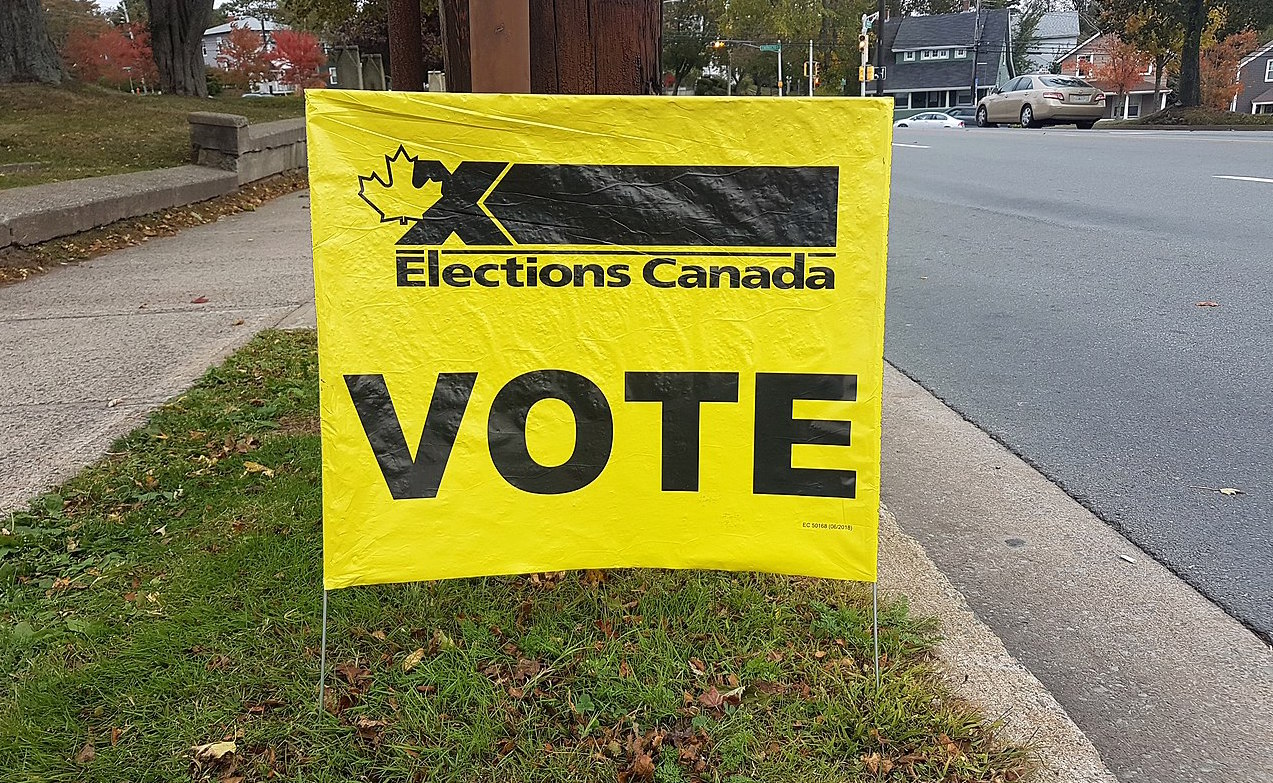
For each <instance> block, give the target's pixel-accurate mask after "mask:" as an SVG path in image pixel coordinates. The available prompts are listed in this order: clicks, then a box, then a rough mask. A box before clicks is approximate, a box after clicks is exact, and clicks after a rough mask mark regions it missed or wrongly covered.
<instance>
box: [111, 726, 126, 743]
mask: <svg viewBox="0 0 1273 783" xmlns="http://www.w3.org/2000/svg"><path fill="white" fill-rule="evenodd" d="M125 731H128V729H127V728H124V729H121V728H119V727H118V726H112V727H111V747H112V748H113V747H115V746H116V745H118V744H119V738H120V737H122V736H124V732H125Z"/></svg>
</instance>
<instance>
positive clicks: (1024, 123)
mask: <svg viewBox="0 0 1273 783" xmlns="http://www.w3.org/2000/svg"><path fill="white" fill-rule="evenodd" d="M1021 127H1023V128H1037V127H1038V126H1037V125H1036V124H1035V122H1034V109H1031V108H1030V107H1029V106H1024V107H1022V108H1021Z"/></svg>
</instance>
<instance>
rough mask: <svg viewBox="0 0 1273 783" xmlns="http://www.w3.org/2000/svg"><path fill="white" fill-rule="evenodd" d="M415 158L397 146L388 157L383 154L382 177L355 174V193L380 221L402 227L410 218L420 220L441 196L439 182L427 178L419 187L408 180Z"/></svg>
mask: <svg viewBox="0 0 1273 783" xmlns="http://www.w3.org/2000/svg"><path fill="white" fill-rule="evenodd" d="M417 160H419V158H417V157H414V156H412V155H408V154H407V150H406V148H405V147H402V146H399V147H398V151H397V152H395V153H394V154H393V155H392V156H390V155H386V156H385V175H384V176H381V174H380V172H378V171H377V172H373V173H372V174H371V175H370V176H366V177H363V176H360V177H358V195H359V196H361V197H362V200H363V201H365V202H367V204H368V205H370V206H371V208H372V209H374V210H376V213H377V214H379V215H380V222H381V223H401V224H402V225H404V226H405V225H406V224H407V223H409V222H411V221H413V220H422V219H424V213H426V212H428V211H429V208H430V207H432V206H433V205H434V204H435V203H437V201H438V200H439V199H441V198H442V183H441V182H438V181H436V180H432V179H430V180H429V181H428V182H426V183H425V184H424V186H423V187H420V188H417V187H415V186H414V185H413V184H412V183H411V180H412V176H413V173H414V171H415V164H416V161H417Z"/></svg>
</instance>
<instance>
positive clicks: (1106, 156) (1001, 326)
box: [885, 128, 1273, 641]
mask: <svg viewBox="0 0 1273 783" xmlns="http://www.w3.org/2000/svg"><path fill="white" fill-rule="evenodd" d="M894 141H895V144H894V150H893V152H894V169H893V199H892V229H891V232H890V252H889V264H890V268H889V283H888V319H887V324H888V326H887V338H886V348H885V353H886V356H887V358H888V360H889V361H890V362H891V363H892V364H893V365H894V366H896V367H897V368H898V369H900V370H902V371H903V372H905V373H906V374H907V375H909V376H911V377H912V378H914V379H915V380H917V381H918V382H919V383H921V384H922V385H923V386H925V387H926V388H928V389H929V390H930V391H932V392H933V393H934V394H935V395H936V396H937V397H939V398H941V399H942V400H943V401H945V402H946V403H947V404H948V405H949V406H951V407H952V408H954V409H955V410H957V411H958V412H959V413H960V414H961V415H963V416H965V417H966V418H968V419H969V420H970V421H972V422H973V423H974V424H976V425H977V426H979V427H980V428H981V429H983V430H985V431H986V432H988V433H989V434H991V435H992V436H993V437H995V438H996V439H997V440H999V441H1000V442H1001V443H1003V444H1004V445H1006V446H1007V447H1008V448H1010V449H1011V450H1012V451H1014V452H1016V453H1017V454H1019V455H1020V456H1022V457H1023V458H1025V459H1026V460H1027V461H1028V462H1030V463H1031V464H1032V465H1034V466H1035V467H1036V468H1038V469H1039V470H1040V471H1041V472H1043V473H1044V474H1045V475H1046V476H1048V477H1049V478H1050V479H1052V480H1053V481H1054V482H1056V483H1057V484H1058V485H1060V487H1061V488H1062V489H1064V490H1065V491H1066V492H1067V493H1068V494H1069V495H1070V496H1072V497H1073V498H1075V499H1076V500H1079V501H1080V502H1082V503H1083V504H1084V505H1086V506H1087V507H1088V508H1090V509H1091V510H1092V511H1093V512H1094V513H1096V514H1097V516H1099V517H1100V518H1101V519H1103V520H1105V521H1106V522H1107V523H1108V524H1110V525H1112V526H1113V527H1114V528H1116V529H1117V530H1118V531H1120V532H1121V533H1123V534H1124V535H1125V536H1126V537H1128V538H1129V539H1131V540H1132V541H1133V542H1134V543H1135V544H1137V545H1138V546H1140V547H1141V548H1142V549H1143V550H1144V551H1146V552H1147V553H1149V554H1150V555H1152V556H1153V557H1154V558H1155V559H1157V560H1158V561H1159V562H1161V563H1162V564H1164V565H1165V566H1167V567H1168V568H1169V569H1170V570H1172V571H1173V572H1175V573H1176V574H1177V575H1179V576H1180V577H1181V578H1183V579H1184V580H1185V581H1187V582H1188V583H1189V584H1191V585H1193V586H1194V587H1195V588H1196V589H1198V590H1199V591H1200V592H1201V593H1202V594H1203V595H1205V596H1206V597H1208V598H1209V599H1210V600H1212V601H1214V602H1216V603H1217V604H1218V605H1219V606H1220V607H1221V608H1222V609H1223V610H1224V611H1226V612H1227V613H1229V614H1230V615H1232V616H1233V617H1235V618H1236V619H1238V620H1240V621H1241V622H1242V623H1244V624H1245V625H1247V626H1248V627H1249V628H1251V629H1252V630H1254V631H1255V632H1256V633H1258V634H1260V635H1261V636H1262V637H1263V638H1264V639H1265V640H1266V641H1273V477H1271V476H1270V470H1271V469H1273V133H1267V134H1266V133H1180V132H1118V131H1109V132H1103V131H1086V132H1085V131H1078V130H1076V129H1073V128H1064V129H1063V128H1057V129H1049V130H1033V131H1023V130H1019V129H997V130H983V129H968V130H964V131H956V130H947V131H939V130H931V131H919V130H914V129H906V130H900V129H899V130H898V131H896V137H895V139H894ZM1235 178H1237V179H1235ZM1241 178H1248V179H1241ZM1260 180H1264V181H1260ZM1200 302H1215V303H1216V305H1217V306H1199V304H1198V303H1200ZM1227 487H1232V488H1236V489H1238V490H1241V492H1242V493H1243V494H1238V495H1226V494H1222V493H1220V492H1217V491H1215V490H1218V489H1220V488H1227ZM885 490H886V499H887V487H886V488H885ZM1023 589H1028V586H1025V587H1023ZM1111 600H1117V597H1116V596H1111ZM1182 632H1184V633H1187V632H1188V630H1187V629H1182Z"/></svg>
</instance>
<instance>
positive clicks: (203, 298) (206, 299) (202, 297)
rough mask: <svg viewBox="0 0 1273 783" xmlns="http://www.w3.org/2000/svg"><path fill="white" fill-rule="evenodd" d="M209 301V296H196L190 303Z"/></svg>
mask: <svg viewBox="0 0 1273 783" xmlns="http://www.w3.org/2000/svg"><path fill="white" fill-rule="evenodd" d="M207 301H208V297H206V296H196V297H195V298H194V299H191V300H190V304H206V303H207Z"/></svg>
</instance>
